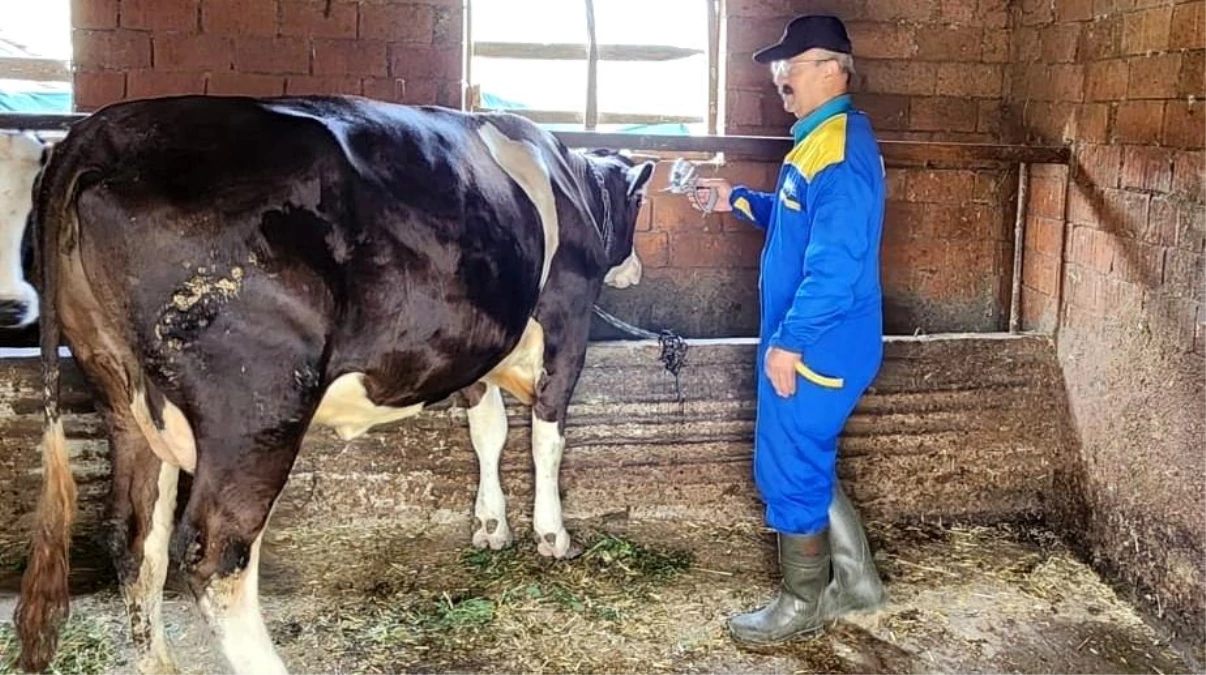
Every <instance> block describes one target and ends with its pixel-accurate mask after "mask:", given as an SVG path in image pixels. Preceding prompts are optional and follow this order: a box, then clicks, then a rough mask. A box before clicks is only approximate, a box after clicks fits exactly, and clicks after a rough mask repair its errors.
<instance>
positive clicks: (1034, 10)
mask: <svg viewBox="0 0 1206 675" xmlns="http://www.w3.org/2000/svg"><path fill="white" fill-rule="evenodd" d="M1020 4H1021V6H1022V25H1023V26H1037V25H1041V24H1045V23H1051V22H1052V21H1053V20H1054V19H1055V8H1054V7H1053V6H1052V5H1053V4H1054V3H1051V2H1048V1H1046V0H1021V3H1020Z"/></svg>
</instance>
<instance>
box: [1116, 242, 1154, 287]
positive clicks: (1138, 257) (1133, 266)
mask: <svg viewBox="0 0 1206 675" xmlns="http://www.w3.org/2000/svg"><path fill="white" fill-rule="evenodd" d="M1113 276H1114V278H1116V279H1121V280H1123V281H1126V282H1129V283H1132V284H1142V285H1143V286H1145V287H1147V288H1155V287H1157V286H1159V285H1160V284H1161V283H1162V282H1163V277H1164V249H1163V248H1161V247H1159V246H1149V245H1148V244H1142V243H1139V242H1129V243H1128V245H1127V246H1125V247H1121V248H1120V249H1119V251H1118V255H1117V257H1116V258H1115V260H1114V272H1113Z"/></svg>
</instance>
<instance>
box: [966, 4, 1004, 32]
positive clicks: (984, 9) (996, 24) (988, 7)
mask: <svg viewBox="0 0 1206 675" xmlns="http://www.w3.org/2000/svg"><path fill="white" fill-rule="evenodd" d="M969 4H970V1H969ZM1009 5H1010V2H1009V0H979V1H978V2H977V4H976V16H977V17H978V18H979V19H980V23H981V24H983V25H984V26H985V27H986V28H1006V27H1007V26H1009Z"/></svg>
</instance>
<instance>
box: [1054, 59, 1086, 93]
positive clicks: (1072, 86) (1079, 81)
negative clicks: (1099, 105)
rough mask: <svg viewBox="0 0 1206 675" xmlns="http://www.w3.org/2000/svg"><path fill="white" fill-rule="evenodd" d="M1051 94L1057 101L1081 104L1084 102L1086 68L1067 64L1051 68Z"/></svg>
mask: <svg viewBox="0 0 1206 675" xmlns="http://www.w3.org/2000/svg"><path fill="white" fill-rule="evenodd" d="M1051 93H1052V97H1053V98H1054V100H1056V101H1076V102H1079V101H1082V100H1084V96H1085V68H1084V66H1078V65H1071V64H1067V63H1061V64H1057V65H1054V66H1051Z"/></svg>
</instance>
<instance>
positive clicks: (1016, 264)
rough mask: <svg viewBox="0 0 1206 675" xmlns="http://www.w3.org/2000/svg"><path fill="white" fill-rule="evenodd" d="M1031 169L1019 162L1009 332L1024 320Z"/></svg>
mask: <svg viewBox="0 0 1206 675" xmlns="http://www.w3.org/2000/svg"><path fill="white" fill-rule="evenodd" d="M1029 187H1030V169H1029V167H1028V166H1027V164H1026V163H1025V162H1022V163H1020V164H1018V203H1017V213H1016V214H1014V219H1013V287H1012V292H1011V295H1010V298H1009V332H1010V333H1016V332H1018V330H1019V328H1020V326H1021V321H1022V252H1023V250H1025V247H1026V192H1027V190H1028V189H1029Z"/></svg>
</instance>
